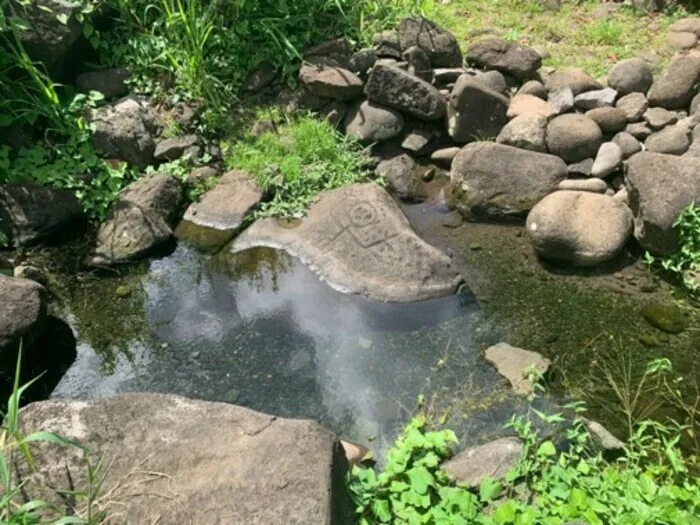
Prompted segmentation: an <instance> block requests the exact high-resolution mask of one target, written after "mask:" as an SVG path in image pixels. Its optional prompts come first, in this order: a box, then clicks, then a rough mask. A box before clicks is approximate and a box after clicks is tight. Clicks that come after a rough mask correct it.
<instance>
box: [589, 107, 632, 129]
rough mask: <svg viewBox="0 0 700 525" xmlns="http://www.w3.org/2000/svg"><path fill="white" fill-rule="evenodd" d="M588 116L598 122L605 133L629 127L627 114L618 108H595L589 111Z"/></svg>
mask: <svg viewBox="0 0 700 525" xmlns="http://www.w3.org/2000/svg"><path fill="white" fill-rule="evenodd" d="M586 116H587V117H588V118H589V119H591V120H592V121H593V122H595V123H596V124H598V127H599V128H600V129H601V131H602V132H603V133H617V132H618V131H622V130H624V129H625V128H626V127H627V116H626V115H625V112H624V111H622V110H621V109H618V108H613V107H602V108H595V109H592V110H590V111H587V112H586Z"/></svg>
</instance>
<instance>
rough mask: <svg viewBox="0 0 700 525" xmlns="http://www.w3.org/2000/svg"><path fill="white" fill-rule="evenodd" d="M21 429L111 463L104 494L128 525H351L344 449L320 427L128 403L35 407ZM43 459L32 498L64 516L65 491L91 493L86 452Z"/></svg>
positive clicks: (181, 401)
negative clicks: (52, 436)
mask: <svg viewBox="0 0 700 525" xmlns="http://www.w3.org/2000/svg"><path fill="white" fill-rule="evenodd" d="M22 424H23V427H24V430H25V431H31V430H35V429H42V430H46V431H52V432H55V433H57V434H59V435H61V436H64V437H66V438H68V439H72V440H75V441H78V442H80V443H81V444H83V445H84V446H85V448H86V449H87V450H89V451H90V454H91V455H92V456H93V457H95V458H104V462H105V465H109V468H105V469H104V472H103V473H101V475H100V483H101V488H102V493H103V494H109V496H110V500H111V501H116V502H119V503H118V504H117V505H114V506H113V507H110V508H109V510H108V512H109V513H110V514H111V515H115V514H118V515H119V521H120V522H121V520H123V522H124V523H134V524H136V523H140V524H146V523H160V524H163V525H166V524H185V523H201V524H204V523H217V522H218V523H221V524H224V523H226V524H244V523H245V524H250V525H263V524H265V525H268V524H273V523H285V524H289V525H307V524H311V523H313V524H319V525H336V524H344V523H350V522H351V520H352V516H353V508H352V505H351V504H350V502H349V500H348V496H347V492H346V489H345V476H346V474H347V469H348V464H347V460H346V458H345V455H344V452H343V447H342V445H341V444H340V442H339V441H338V438H337V437H336V436H335V435H334V434H332V433H331V432H330V431H328V430H326V429H324V428H323V427H321V425H319V424H318V423H316V422H312V421H304V420H291V419H284V418H277V417H274V416H269V415H265V414H261V413H259V412H254V411H252V410H249V409H247V408H243V407H239V406H235V405H229V404H225V403H209V402H205V401H195V400H190V399H186V398H182V397H177V396H167V395H160V394H126V395H120V396H116V397H110V398H108V399H103V400H97V401H89V402H85V401H63V400H53V401H43V402H40V403H34V404H32V405H29V406H28V407H26V408H25V409H24V410H23V413H22ZM35 450H36V454H38V456H39V457H40V458H41V461H39V462H37V463H38V465H40V468H39V470H38V471H37V472H36V473H33V474H31V475H30V473H28V472H22V478H23V479H25V480H26V482H27V483H26V485H25V486H24V490H25V493H26V494H27V495H28V497H31V498H34V499H42V500H47V501H49V502H51V503H53V504H56V506H57V507H61V508H62V507H63V503H62V501H61V500H60V499H59V498H58V496H57V494H58V493H60V491H66V492H71V493H72V492H75V491H86V492H87V491H91V490H92V487H93V485H90V484H89V480H88V479H87V475H86V471H87V469H86V468H85V460H84V457H83V453H82V451H81V450H79V449H74V448H66V447H61V446H56V445H48V444H41V445H36V448H35ZM154 473H156V474H154ZM102 476H104V480H103V479H102ZM253 478H254V481H251V480H252V479H253ZM125 480H128V482H127V483H125ZM93 483H94V480H93ZM135 487H138V488H137V489H135ZM134 490H137V492H138V497H134V494H135V492H134ZM105 503H108V502H105Z"/></svg>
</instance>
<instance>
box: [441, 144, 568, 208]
mask: <svg viewBox="0 0 700 525" xmlns="http://www.w3.org/2000/svg"><path fill="white" fill-rule="evenodd" d="M566 175H567V169H566V164H564V161H562V160H561V159H560V158H558V157H555V156H553V155H547V154H545V153H537V152H534V151H527V150H523V149H519V148H514V147H512V146H504V145H502V144H495V143H493V142H477V143H474V144H469V145H468V146H466V147H465V148H462V150H461V151H460V152H459V153H458V154H457V156H456V157H455V159H454V161H453V163H452V171H451V175H450V176H451V181H452V187H453V190H454V200H455V205H456V207H457V209H458V210H459V211H460V213H462V214H463V215H465V216H467V217H471V216H474V215H476V216H479V215H482V216H488V217H493V218H502V217H512V216H522V215H524V214H525V213H526V212H528V211H529V210H530V209H531V208H532V207H533V206H534V205H535V204H536V203H537V202H539V201H540V200H541V199H542V198H543V197H544V196H545V195H547V194H548V193H551V192H552V191H555V190H556V189H557V186H558V185H559V183H560V182H561V181H562V180H564V179H565V178H566Z"/></svg>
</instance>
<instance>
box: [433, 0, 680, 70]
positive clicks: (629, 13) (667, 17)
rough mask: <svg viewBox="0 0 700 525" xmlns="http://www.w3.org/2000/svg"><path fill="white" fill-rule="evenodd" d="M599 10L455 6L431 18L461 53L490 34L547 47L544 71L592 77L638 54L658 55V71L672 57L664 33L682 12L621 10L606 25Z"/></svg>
mask: <svg viewBox="0 0 700 525" xmlns="http://www.w3.org/2000/svg"><path fill="white" fill-rule="evenodd" d="M600 6H601V4H600V1H599V0H584V1H582V2H565V3H563V4H562V7H561V9H560V10H559V11H548V10H546V9H544V8H543V7H542V4H541V3H540V2H539V0H453V1H452V2H451V3H450V4H447V5H441V4H438V5H436V6H435V9H434V10H433V14H434V16H435V18H436V19H437V20H439V21H440V22H441V23H442V24H443V25H445V26H446V27H447V28H449V29H450V30H452V31H453V32H454V33H455V34H456V35H457V37H458V39H459V40H460V42H461V43H462V45H463V47H464V48H465V49H466V47H468V45H469V43H470V42H471V41H472V40H475V39H476V38H477V37H473V38H472V37H471V36H470V35H472V34H474V33H472V32H473V31H475V30H480V29H493V30H495V31H496V32H498V33H499V34H501V35H503V36H505V37H506V38H507V39H508V40H515V41H517V42H519V43H521V44H523V45H542V46H545V47H546V48H547V50H548V51H549V52H550V54H551V58H549V59H548V60H546V61H545V65H547V66H553V67H564V66H576V67H582V68H584V69H585V70H586V71H588V72H589V73H590V74H591V75H593V76H595V77H601V76H605V75H606V74H607V73H608V71H609V70H610V68H611V67H612V66H613V65H614V64H615V62H617V61H618V60H621V59H624V58H630V57H633V56H635V55H636V54H637V53H639V52H642V51H644V52H648V51H652V52H654V53H656V54H657V55H659V57H660V59H661V60H660V63H659V66H658V67H662V66H663V64H664V63H665V62H666V61H667V60H668V59H669V58H670V56H671V54H672V53H673V51H672V50H669V49H668V48H667V47H666V46H665V38H666V29H667V28H668V26H669V25H670V24H671V23H673V22H674V21H675V20H677V19H678V18H681V17H682V16H686V15H687V13H686V11H685V10H684V9H683V8H678V9H677V10H675V11H674V12H672V13H664V14H660V15H653V16H652V15H647V14H645V13H644V12H642V11H638V10H634V9H632V8H627V7H624V8H621V9H619V10H618V11H617V12H616V13H615V14H613V15H612V16H611V17H610V18H609V19H599V18H597V16H596V11H597V10H598V9H599V8H600ZM654 26H657V27H656V28H654ZM514 36H517V39H516V38H514ZM478 38H481V37H478Z"/></svg>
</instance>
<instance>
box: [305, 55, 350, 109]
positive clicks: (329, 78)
mask: <svg viewBox="0 0 700 525" xmlns="http://www.w3.org/2000/svg"><path fill="white" fill-rule="evenodd" d="M299 82H300V83H301V84H302V85H303V86H304V87H306V89H308V90H309V91H310V92H311V93H313V94H314V95H316V96H318V97H325V98H332V99H336V100H354V99H356V98H359V97H360V96H361V95H362V90H363V87H364V83H363V82H362V80H361V79H360V77H358V76H357V75H355V73H353V72H352V71H349V70H348V69H345V68H343V67H339V66H333V65H330V64H323V63H317V64H311V63H304V64H303V65H302V66H301V69H300V71H299Z"/></svg>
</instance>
